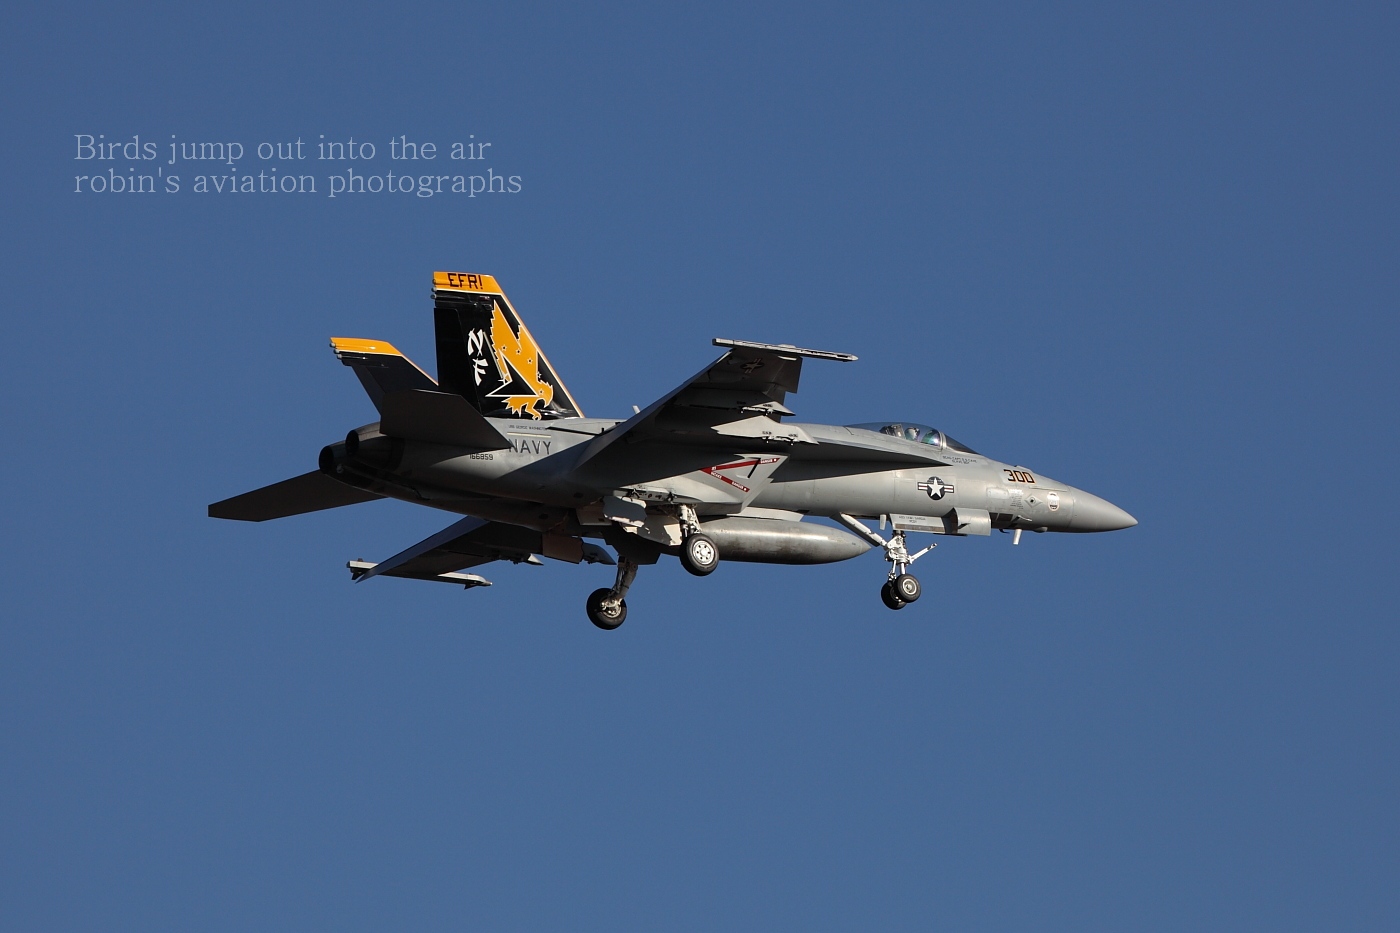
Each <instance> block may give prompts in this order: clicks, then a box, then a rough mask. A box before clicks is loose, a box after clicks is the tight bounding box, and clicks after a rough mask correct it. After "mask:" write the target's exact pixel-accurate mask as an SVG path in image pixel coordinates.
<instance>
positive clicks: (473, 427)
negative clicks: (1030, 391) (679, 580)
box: [209, 272, 1137, 629]
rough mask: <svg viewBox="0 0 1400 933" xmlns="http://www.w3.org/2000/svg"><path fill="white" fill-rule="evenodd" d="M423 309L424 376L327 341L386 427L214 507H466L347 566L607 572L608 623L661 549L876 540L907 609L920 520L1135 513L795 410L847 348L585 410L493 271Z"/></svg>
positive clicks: (1003, 524)
mask: <svg viewBox="0 0 1400 933" xmlns="http://www.w3.org/2000/svg"><path fill="white" fill-rule="evenodd" d="M433 301H434V324H435V331H436V338H437V365H438V378H437V380H436V381H434V380H433V379H432V378H431V377H430V376H428V374H427V373H425V372H423V371H422V370H421V369H419V368H418V367H417V366H415V365H414V364H413V363H411V362H410V361H409V360H408V359H407V358H406V357H404V356H403V354H401V353H399V351H398V350H396V349H394V348H393V347H392V346H391V345H389V344H388V343H385V342H383V341H379V340H356V339H348V338H334V339H332V340H331V346H332V348H333V349H334V350H335V354H336V356H337V357H338V358H339V359H340V361H341V362H342V363H344V364H345V365H346V366H349V367H350V368H351V369H353V370H354V371H355V375H356V376H358V377H359V380H360V382H361V384H362V385H363V386H364V388H365V391H366V392H367V393H369V397H370V400H371V401H373V402H374V405H375V407H376V408H377V409H378V410H379V420H378V421H375V422H373V423H372V424H367V425H365V426H363V427H359V428H355V429H354V430H352V431H351V432H350V433H349V434H347V435H346V437H345V440H344V441H340V442H337V443H334V444H331V445H329V446H328V447H326V448H325V449H323V450H322V451H321V456H320V464H319V467H320V468H319V469H317V470H313V471H312V472H310V473H305V474H303V475H301V476H298V477H295V478H293V479H289V480H285V481H283V482H280V483H275V484H273V485H271V486H265V487H263V488H262V489H257V490H254V491H253V492H248V493H244V494H243V495H241V496H234V497H233V498H231V499H225V500H223V501H222V502H216V503H214V504H213V505H211V506H209V514H210V516H212V517H214V518H229V519H238V520H241V521H254V522H260V521H266V520H267V519H271V518H283V517H285V516H288V515H299V514H302V513H305V512H314V511H318V510H320V509H331V508H337V507H339V506H345V505H353V504H355V503H358V502H368V501H370V500H372V499H381V498H386V497H388V498H393V499H402V500H404V501H405V502H412V503H415V504H418V505H426V506H429V507H431V508H435V509H442V510H443V511H445V512H451V513H454V514H456V515H461V516H465V517H464V518H461V519H460V520H458V521H456V522H454V523H453V524H452V525H449V526H448V527H447V528H445V529H443V530H442V531H440V532H438V533H437V534H435V535H433V536H432V537H430V538H427V539H426V540H423V541H420V542H418V543H417V544H414V545H412V546H411V547H408V548H405V549H404V550H402V551H400V552H399V553H398V554H395V555H394V556H393V557H390V558H389V559H387V560H384V561H380V562H379V563H370V562H367V561H358V560H356V561H350V562H349V564H348V567H349V569H350V573H351V576H352V578H353V579H354V580H356V581H361V582H363V581H365V580H368V579H370V578H372V577H377V576H390V577H408V578H411V579H415V580H435V581H439V582H443V583H455V584H459V585H462V586H465V587H468V588H470V587H474V586H489V585H490V582H489V581H488V580H486V579H484V578H482V577H480V576H477V575H476V574H472V573H463V571H464V570H467V569H468V568H473V567H478V566H480V565H482V564H486V563H490V562H491V561H496V560H508V561H513V562H516V563H521V562H525V563H530V564H541V563H543V561H542V560H541V558H542V557H544V558H550V559H553V560H563V561H569V562H571V563H580V562H585V561H586V562H588V563H601V564H609V565H616V567H617V576H616V579H615V581H614V583H613V585H612V586H611V587H605V588H602V589H599V590H595V591H594V592H593V594H592V595H591V596H589V597H588V601H587V611H588V618H589V619H590V620H592V622H593V624H594V625H596V626H598V627H599V628H602V629H615V628H617V627H618V626H619V625H621V624H622V622H623V620H624V619H626V618H627V602H626V600H625V598H624V597H625V596H626V595H627V591H628V588H629V587H630V586H631V585H632V582H633V579H634V578H635V577H636V574H637V568H638V567H639V566H641V565H644V564H654V563H656V561H657V560H658V559H659V558H660V557H661V555H663V554H665V555H669V556H673V557H677V558H679V559H680V562H681V565H682V566H684V567H685V569H686V570H688V571H690V572H691V573H693V574H696V575H697V576H705V575H707V574H709V573H712V572H713V571H714V570H715V568H716V567H718V566H719V563H720V561H721V560H735V561H755V562H759V563H773V564H823V563H830V562H833V561H839V560H847V559H849V558H852V557H857V556H859V555H861V554H863V553H865V552H866V551H868V550H871V549H872V548H876V549H879V550H880V551H882V552H883V554H884V557H885V560H886V561H887V562H888V563H889V565H890V566H889V573H888V575H887V578H886V580H885V583H884V586H883V587H881V589H880V598H881V599H882V600H883V601H884V603H885V605H887V606H889V607H890V608H891V609H903V608H904V607H905V606H907V605H908V604H910V603H912V602H914V601H916V600H917V599H918V598H919V591H920V590H919V581H918V580H917V579H915V578H914V576H913V575H911V574H910V573H909V568H910V565H912V564H913V563H914V562H915V561H916V560H918V559H919V558H920V557H922V556H924V555H925V554H927V553H928V552H929V551H930V550H932V548H933V547H934V544H932V543H930V544H928V545H927V546H926V547H922V548H919V547H916V546H913V545H911V544H910V543H909V541H908V535H909V534H911V533H927V534H933V535H953V536H965V535H990V534H991V533H992V531H993V530H997V531H1000V532H1007V533H1010V535H1011V536H1012V537H1011V540H1012V543H1013V544H1018V543H1020V539H1021V533H1022V532H1024V531H1035V532H1044V531H1069V532H1088V531H1114V530H1116V529H1120V528H1128V527H1131V526H1133V525H1136V524H1137V521H1136V519H1134V518H1133V517H1132V516H1131V515H1129V514H1128V513H1127V512H1125V511H1123V510H1122V509H1120V508H1118V507H1117V506H1116V505H1113V504H1112V503H1110V502H1107V501H1105V500H1103V499H1100V498H1099V497H1097V496H1094V495H1090V494H1089V493H1087V492H1084V491H1082V490H1079V489H1075V488H1074V487H1073V486H1069V485H1067V484H1065V483H1061V482H1057V481H1055V480H1052V479H1050V478H1049V477H1047V476H1045V475H1044V474H1041V473H1036V472H1034V471H1032V470H1030V469H1028V468H1026V467H1024V466H1020V465H1014V464H1009V463H1001V462H999V461H996V460H993V459H991V458H990V457H986V456H983V455H982V454H979V453H978V452H977V451H975V450H972V449H971V448H969V447H967V446H966V445H965V444H960V443H958V442H957V441H955V440H953V439H952V438H951V437H949V436H948V435H946V434H944V433H942V432H941V431H938V430H936V429H935V428H932V427H930V426H928V425H926V424H918V423H915V422H911V421H881V422H871V423H868V424H853V425H845V426H842V425H829V424H808V423H799V422H795V421H785V420H784V419H785V418H790V417H792V416H793V412H792V411H790V410H789V409H788V408H787V407H786V405H785V404H784V403H785V401H786V399H787V394H788V393H789V392H796V391H797V384H798V377H799V375H800V374H801V371H802V361H803V360H804V359H817V360H834V361H838V362H853V361H854V360H855V359H856V358H855V357H854V356H851V355H850V354H847V353H830V352H826V351H822V350H804V349H802V348H800V347H793V346H788V345H787V344H777V345H774V344H764V343H750V342H747V341H743V340H715V341H714V343H715V346H718V347H724V348H725V350H724V354H723V355H722V356H720V358H719V359H717V360H715V361H714V362H713V363H711V364H710V365H709V366H706V367H705V368H704V369H702V370H700V372H698V373H696V374H695V375H694V376H692V377H691V378H689V379H687V380H686V381H685V382H683V383H681V385H680V386H678V387H677V388H676V389H675V390H673V391H671V392H669V393H667V394H666V395H665V396H663V397H662V398H660V399H658V400H657V401H656V402H653V403H652V404H651V405H649V406H647V407H646V408H644V409H641V410H639V411H637V412H636V413H635V414H634V415H632V417H630V418H626V419H617V418H588V417H585V416H584V414H583V410H582V409H581V408H580V407H579V405H578V403H577V402H576V401H574V398H573V396H572V395H570V394H569V391H568V389H566V388H565V387H564V383H563V382H561V381H560V379H559V377H558V375H557V374H556V373H555V371H554V368H553V367H552V366H551V365H550V364H549V361H548V360H547V359H545V356H544V354H543V353H542V352H540V348H539V344H537V343H536V342H535V339H534V337H532V336H531V334H530V332H529V331H528V330H527V329H526V328H525V325H524V324H523V323H522V322H521V320H520V317H519V315H518V314H516V312H515V309H514V308H513V307H512V306H511V304H510V303H509V302H508V301H507V300H506V296H505V294H504V293H503V292H502V291H501V289H500V287H499V286H498V285H497V284H496V280H495V279H494V278H492V277H491V276H489V275H478V274H471V273H460V272H438V273H435V274H434V277H433ZM809 516H820V517H823V518H827V519H831V520H833V521H834V522H836V523H837V524H839V525H841V526H843V527H844V528H845V529H847V530H842V528H837V527H833V526H831V525H827V524H823V523H819V522H813V521H807V520H806V519H807V518H808V517H809ZM862 519H864V520H865V521H862ZM867 521H870V522H876V523H878V530H876V529H875V528H871V527H870V526H869V525H868V524H866V522H867ZM595 541H601V542H603V543H604V544H607V545H609V546H610V547H611V548H612V549H613V550H614V551H615V552H616V555H617V556H616V558H615V559H614V557H613V555H612V554H611V553H609V551H608V550H607V549H605V548H604V547H602V546H600V545H599V544H596V543H594V542H595Z"/></svg>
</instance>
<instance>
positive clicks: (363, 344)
mask: <svg viewBox="0 0 1400 933" xmlns="http://www.w3.org/2000/svg"><path fill="white" fill-rule="evenodd" d="M331 349H333V350H335V352H336V355H337V356H339V355H340V354H341V353H380V354H383V355H385V356H403V354H402V353H400V352H399V351H398V348H396V347H395V346H394V345H393V344H392V343H389V342H388V341H387V340H364V339H362V338H360V337H332V338H331Z"/></svg>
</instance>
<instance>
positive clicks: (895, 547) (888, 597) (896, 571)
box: [836, 514, 938, 609]
mask: <svg viewBox="0 0 1400 933" xmlns="http://www.w3.org/2000/svg"><path fill="white" fill-rule="evenodd" d="M836 520H837V521H839V522H840V523H841V524H843V525H845V526H846V527H847V528H849V529H851V530H852V531H854V532H855V533H856V534H858V535H860V536H861V537H862V538H864V539H865V540H867V541H869V542H870V543H871V544H873V545H875V546H876V547H879V548H884V550H885V560H887V561H889V562H890V565H891V566H890V573H889V576H888V577H887V578H886V580H885V585H884V586H882V587H880V601H881V602H883V603H884V604H885V605H886V606H889V607H890V608H891V609H903V608H904V607H905V606H907V605H909V604H910V603H912V602H914V601H915V600H917V599H918V598H919V596H920V595H921V594H922V593H923V588H922V587H921V586H919V581H918V580H917V579H916V578H915V577H914V576H913V575H912V574H910V573H909V565H910V564H912V563H914V561H916V560H918V559H919V558H920V557H923V556H924V555H925V554H927V553H928V552H929V551H931V550H933V549H934V548H936V547H938V543H937V542H934V543H933V544H930V545H929V546H928V547H926V548H924V549H923V550H922V551H916V552H914V553H913V554H910V553H909V549H908V548H907V547H905V544H904V532H902V531H899V530H896V531H895V533H894V534H892V535H890V539H889V540H888V541H886V540H885V539H884V538H882V537H880V536H879V535H877V534H876V533H875V532H873V531H871V530H870V529H869V528H867V527H865V526H864V525H862V524H861V523H860V522H858V521H856V520H855V519H854V518H852V517H851V516H849V515H845V514H841V515H837V516H836Z"/></svg>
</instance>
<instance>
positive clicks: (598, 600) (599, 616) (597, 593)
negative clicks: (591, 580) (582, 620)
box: [585, 588, 627, 632]
mask: <svg viewBox="0 0 1400 933" xmlns="http://www.w3.org/2000/svg"><path fill="white" fill-rule="evenodd" d="M611 592H612V590H610V589H606V588H605V589H601V590H594V591H593V592H592V593H591V594H590V595H589V597H588V602H587V603H586V604H585V607H586V608H587V610H588V621H589V622H592V623H593V624H594V625H596V626H598V627H599V628H600V629H602V630H603V631H605V632H611V631H612V630H613V629H615V628H617V627H618V626H619V625H621V624H622V623H623V622H626V621H627V600H625V599H622V600H618V603H617V605H616V606H614V607H613V608H612V609H611V610H609V609H607V608H606V607H605V606H604V605H603V600H605V599H607V598H608V594H610V593H611Z"/></svg>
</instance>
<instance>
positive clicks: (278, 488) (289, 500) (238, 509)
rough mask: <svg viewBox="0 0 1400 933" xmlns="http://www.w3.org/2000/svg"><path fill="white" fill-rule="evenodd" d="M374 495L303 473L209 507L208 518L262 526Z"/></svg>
mask: <svg viewBox="0 0 1400 933" xmlns="http://www.w3.org/2000/svg"><path fill="white" fill-rule="evenodd" d="M382 498H384V497H383V496H381V495H379V494H378V493H373V492H366V491H365V490H363V489H356V488H355V487H354V486H347V485H345V484H344V483H342V482H340V481H339V480H335V479H332V478H331V477H329V476H327V475H326V474H325V473H322V472H320V471H319V470H315V471H312V472H311V473H303V474H302V475H301V476H295V477H293V478H291V479H284V480H283V481H282V482H280V483H273V484H272V485H271V486H264V487H263V488H261V489H254V490H253V491H252V492H245V493H244V494H243V495H241V496H234V497H233V498H231V499H225V500H223V501H222V502H215V503H214V504H213V505H211V506H209V517H210V518H229V519H233V520H234V521H240V522H265V521H267V520H268V519H272V518H286V517H287V516H288V515H301V514H304V513H306V512H319V511H321V510H322V509H336V508H340V507H341V506H342V505H355V504H356V503H359V502H371V501H373V500H375V499H382Z"/></svg>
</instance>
